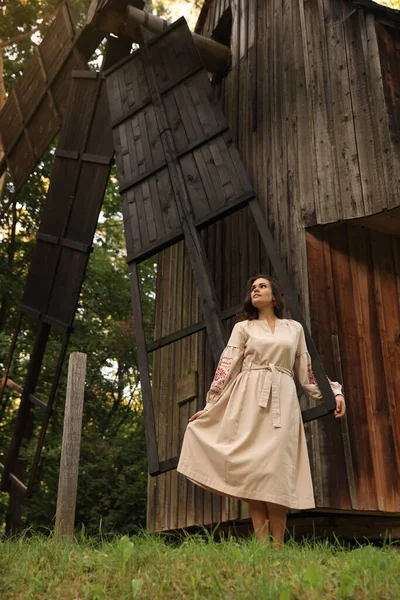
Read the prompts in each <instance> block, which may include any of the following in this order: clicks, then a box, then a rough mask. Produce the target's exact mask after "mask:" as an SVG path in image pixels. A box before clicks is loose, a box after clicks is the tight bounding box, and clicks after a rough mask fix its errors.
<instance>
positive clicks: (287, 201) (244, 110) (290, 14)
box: [148, 0, 400, 530]
mask: <svg viewBox="0 0 400 600" xmlns="http://www.w3.org/2000/svg"><path fill="white" fill-rule="evenodd" d="M227 11H231V14H232V30H231V49H232V54H233V64H232V70H231V71H230V72H229V74H228V76H227V77H226V78H224V79H223V80H222V82H221V83H219V84H217V86H216V92H217V94H218V96H219V98H220V100H221V103H222V106H223V109H224V111H225V114H226V117H227V120H228V123H229V126H230V128H231V131H232V133H233V136H234V139H235V141H236V144H237V146H238V148H239V151H240V154H241V157H242V159H243V161H244V164H245V166H246V168H247V170H248V173H249V175H250V179H251V182H252V184H253V185H254V187H255V189H256V192H257V193H258V196H259V199H260V202H261V203H262V205H263V207H264V210H265V214H266V216H267V219H268V223H269V226H270V228H271V230H272V232H273V234H274V237H275V240H276V242H277V243H278V245H279V248H280V252H281V255H282V257H283V259H284V260H285V262H286V265H287V268H288V271H289V274H290V276H291V279H292V282H293V285H294V286H295V287H296V289H297V290H298V293H299V297H300V301H301V304H302V307H303V311H304V314H305V317H306V320H307V321H308V322H309V323H310V312H311V314H312V315H314V312H315V311H317V312H318V310H319V308H321V305H320V304H319V302H320V299H318V298H319V297H318V293H320V290H321V286H322V285H323V284H322V280H321V281H319V280H316V281H314V279H313V277H314V275H313V274H312V273H311V275H310V266H309V265H310V264H311V262H310V261H312V252H311V250H312V248H313V245H312V244H311V245H310V244H308V248H307V243H306V228H308V227H313V226H317V225H318V226H323V225H327V224H329V223H336V222H340V221H342V220H350V219H365V218H367V217H369V216H370V215H374V214H376V213H381V212H382V211H387V210H391V209H396V208H397V207H398V206H399V205H400V196H399V194H398V190H399V179H400V169H399V161H400V153H399V145H398V135H399V129H398V127H399V123H398V114H399V112H398V111H399V107H398V94H397V91H398V83H397V84H396V83H394V82H395V74H396V72H397V70H398V61H397V62H396V58H397V54H396V53H397V52H398V50H397V47H398V41H397V40H398V32H397V30H395V29H393V28H391V27H390V26H389V25H388V24H387V23H386V24H385V25H383V24H382V23H380V24H379V25H378V33H379V35H377V34H376V22H375V14H373V13H371V12H368V11H364V10H363V9H362V8H359V7H355V6H354V5H353V4H351V3H350V2H348V1H347V0H295V1H293V2H292V1H289V0H269V1H268V2H265V1H264V0H235V1H233V0H231V1H230V2H229V1H228V0H211V1H208V2H207V1H206V2H205V4H204V8H203V11H202V13H201V16H200V19H199V24H198V31H199V32H201V33H203V34H204V35H208V36H213V35H214V37H216V38H217V39H221V40H222V38H223V37H226V34H227V32H226V31H224V29H223V28H221V26H220V27H219V28H217V25H218V23H228V22H229V12H227ZM382 28H383V29H382ZM392 39H394V40H395V43H392V42H391V41H390V40H392ZM389 99H392V100H391V102H392V103H391V105H390V102H389ZM382 214H385V213H382ZM392 214H395V213H392ZM375 218H376V217H370V219H371V226H373V223H372V220H373V219H375ZM393 220H394V219H393V218H392V219H391V223H392V222H393ZM396 220H397V219H396ZM364 224H365V223H364ZM367 224H368V223H367ZM346 231H347V230H346ZM357 231H360V229H358V230H357ZM391 232H392V233H395V234H396V233H397V234H400V227H399V229H398V230H396V227H395V225H391ZM343 235H344V234H343ZM359 235H362V234H359ZM372 235H373V234H371V236H372ZM218 236H223V238H222V241H218V240H219V239H220V238H218ZM256 237H257V236H255V235H254V232H253V230H252V229H251V225H250V223H249V220H248V218H247V216H246V215H245V214H242V215H241V216H239V215H237V216H235V219H234V220H232V222H231V224H230V225H229V226H228V227H227V229H226V230H222V229H221V230H219V231H218V229H215V230H213V231H210V232H209V240H208V244H209V247H213V245H214V247H215V246H218V244H221V247H223V248H224V252H223V253H221V252H220V251H218V249H217V250H215V251H214V252H213V253H211V254H210V258H211V259H212V260H213V261H214V263H213V265H214V270H215V280H216V282H217V284H218V282H220V281H221V279H224V278H225V277H226V271H227V270H228V272H229V273H235V272H236V286H234V287H235V289H236V290H237V291H234V290H233V289H232V290H231V289H230V288H229V283H228V284H227V287H226V288H224V299H223V304H224V306H226V305H233V304H235V303H236V302H237V300H238V298H239V296H238V294H239V295H240V293H243V286H244V282H245V279H246V277H247V275H249V274H252V273H253V272H254V271H255V270H257V269H256V268H255V265H256V263H258V264H260V263H263V264H264V265H265V264H266V261H265V260H264V261H262V259H261V260H260V259H259V252H257V251H256V250H255V249H254V248H253V247H252V245H251V244H252V243H254V240H255V239H256ZM385 243H388V242H385ZM343 244H345V242H343ZM307 249H308V252H309V257H308V258H307ZM342 250H343V252H344V251H346V252H348V251H349V250H348V248H347V247H346V246H345V248H344V249H343V248H342ZM310 252H311V254H310ZM236 253H239V254H240V265H241V267H240V268H236V270H234V269H233V268H232V264H235V260H236V258H235V256H237V254H236ZM255 254H257V260H255ZM397 257H398V255H397ZM176 258H177V257H176V256H175V255H173V250H170V251H169V252H167V253H166V254H165V257H164V259H163V260H164V262H163V263H162V267H161V271H160V272H161V273H164V270H168V269H172V270H174V269H175V270H176V269H177V268H178V267H177V265H180V263H179V261H178V262H176ZM346 260H347V259H346ZM348 260H350V258H349V259H348ZM351 260H352V261H353V263H354V262H355V261H356V259H355V258H354V257H353V258H352V259H351ZM357 260H360V261H361V262H360V263H359V271H360V272H366V271H368V269H369V271H368V272H369V273H370V274H369V275H368V277H369V278H370V279H369V281H372V280H374V281H377V273H380V272H381V273H390V276H388V278H389V279H390V281H391V284H390V285H392V286H393V285H395V283H394V282H395V281H396V278H395V277H394V273H397V274H398V269H399V267H398V263H395V262H394V258H393V262H392V263H391V266H390V265H389V266H388V265H387V267H386V270H385V271H383V270H382V271H379V268H380V266H379V265H381V262H382V261H383V260H384V255H377V258H376V261H375V262H373V264H372V263H371V261H370V262H368V261H367V258H366V256H364V257H358V259H357ZM364 260H365V261H367V262H363V261H364ZM170 261H172V264H173V265H174V266H173V267H172V266H171V265H170ZM231 263H232V264H231ZM368 265H369V266H368ZM371 265H372V266H371ZM396 265H397V266H396ZM179 268H181V266H180V267H179ZM382 268H383V267H382ZM231 269H232V270H231ZM396 269H397V271H396ZM309 276H311V284H310V286H309V285H308V280H309ZM397 276H398V275H397ZM366 277H367V275H366ZM371 278H372V279H371ZM227 279H229V278H226V279H224V281H226V280H227ZM381 279H382V283H383V282H385V281H386V280H387V278H386V279H385V275H382V277H381ZM229 281H230V279H229ZM313 282H314V283H315V285H314V286H313ZM346 283H348V282H346ZM320 284H321V285H320ZM179 285H180V284H179V283H178V282H175V284H172V285H171V284H170V283H164V287H163V285H162V283H160V285H159V290H158V291H159V296H158V297H157V302H158V303H159V302H160V301H161V302H163V301H164V299H165V297H166V295H167V294H168V295H169V296H171V295H172V296H174V295H176V294H179ZM340 285H345V283H343V282H342V283H341V284H340ZM352 285H353V284H352ZM354 285H355V283H354ZM397 285H398V279H397ZM315 286H317V287H315ZM239 289H240V290H241V291H240V293H239V292H238V290H239ZM318 290H319V291H318ZM349 293H350V292H349ZM310 294H311V298H310ZM392 301H393V302H394V303H396V299H395V298H392ZM342 302H343V303H344V306H346V297H340V301H339V303H342ZM352 302H356V299H354V300H352ZM187 303H188V304H190V300H189V296H188V294H186V293H185V304H187ZM173 306H175V308H173ZM326 306H327V305H326V304H322V307H323V308H326ZM310 307H311V311H310ZM318 307H319V308H318ZM353 308H354V310H353V313H351V314H352V317H351V319H353V321H354V320H355V321H357V319H356V314H357V315H358V320H359V319H360V314H359V313H357V312H356V310H359V308H360V307H359V306H356V305H354V307H353ZM171 310H172V312H174V310H175V311H179V307H178V305H173V303H172V304H171ZM187 310H188V309H187ZM175 318H178V312H177V313H176V317H175ZM349 318H350V317H349ZM395 318H396V317H395V316H393V321H392V324H393V323H395ZM313 319H314V316H313ZM351 319H350V321H351ZM312 323H313V325H315V323H316V322H315V320H314V321H313V322H312ZM359 326H360V325H359ZM366 327H368V325H366ZM317 329H318V327H314V328H313V333H314V335H315V336H317ZM383 331H384V330H383V329H382V328H380V329H379V331H378V330H377V331H375V333H374V335H378V334H380V335H381V338H382V336H383V335H384V334H383ZM333 333H334V332H333ZM370 333H371V335H372V332H371V331H370V330H368V335H369V334H370ZM341 335H342V337H341V340H340V345H339V350H336V356H335V360H334V358H333V355H332V352H333V350H331V351H330V352H331V354H327V351H326V350H324V349H323V348H322V350H323V351H322V358H323V361H326V364H325V366H326V369H327V372H328V375H329V376H330V377H331V378H335V377H337V378H340V377H339V376H340V372H339V373H338V370H339V371H340V367H342V371H343V381H344V383H345V386H346V392H347V397H348V403H349V404H350V405H352V406H354V408H350V409H349V425H348V427H349V432H348V431H347V428H346V424H343V425H342V426H339V425H338V423H337V422H336V423H335V422H333V419H331V422H329V419H325V420H323V421H322V420H321V421H319V422H317V423H312V424H311V425H310V426H307V428H306V435H307V439H308V441H309V451H310V459H311V465H312V470H313V479H314V483H315V493H316V499H317V505H318V506H319V507H324V508H327V509H329V508H331V509H343V510H349V509H357V508H358V509H363V510H367V509H368V510H372V511H374V510H384V511H399V510H400V506H399V494H398V492H397V489H394V488H393V490H394V491H392V493H390V494H388V493H386V492H387V487H385V486H387V485H388V481H389V471H388V470H387V469H386V470H385V471H379V467H380V462H379V461H380V460H385V458H384V457H385V453H384V452H385V451H386V450H387V448H386V449H385V448H383V447H380V446H379V444H384V443H386V442H384V440H382V436H383V435H384V429H385V427H384V425H385V423H386V424H387V421H385V419H386V417H384V416H382V417H381V409H380V404H379V402H381V400H380V398H381V396H380V395H379V394H380V392H379V388H378V387H375V388H374V393H375V395H374V401H373V402H375V403H377V408H376V412H375V413H374V410H375V409H373V408H371V406H375V404H372V405H371V404H368V402H367V400H360V393H361V394H363V393H364V391H365V390H364V388H359V387H354V386H353V387H352V381H353V377H354V375H353V373H352V372H351V371H350V365H351V364H352V363H351V361H352V360H353V358H354V356H353V354H352V353H351V350H349V348H352V343H353V337H352V333H350V330H349V332H347V331H346V329H345V328H343V329H342V334H341ZM359 336H361V337H362V334H361V333H359ZM382 339H383V338H382ZM365 340H367V338H365ZM317 341H318V342H319V339H318V338H317ZM199 343H200V346H199V348H200V350H199V352H201V351H202V350H201V349H202V348H203V346H202V341H201V340H200V341H199ZM365 343H367V341H366V342H365ZM390 347H391V348H392V351H393V347H392V346H390ZM357 356H358V361H359V362H358V363H357V365H358V366H357V368H358V375H357V377H361V376H362V374H363V373H364V370H365V369H368V368H369V366H368V365H370V357H369V356H368V355H366V354H365V353H364V354H362V353H361V351H359V354H358V355H357ZM391 356H392V355H391ZM389 358H390V356H389V354H387V355H382V354H380V355H379V356H377V357H376V359H377V361H378V362H377V365H378V366H377V369H378V371H379V369H381V370H383V368H384V367H383V365H384V364H385V365H386V364H387V361H389ZM391 360H392V359H391ZM379 361H380V362H379ZM385 361H386V362H385ZM156 362H157V361H156ZM155 364H156V363H155ZM177 364H178V371H179V361H178V363H177ZM177 364H176V365H175V366H177ZM390 364H393V361H392V362H391V363H390ZM159 368H160V369H162V366H161V365H160V366H159ZM180 368H182V366H181V367H180ZM386 368H387V367H385V369H386ZM392 368H393V367H392ZM199 372H200V368H199ZM394 377H395V378H396V377H397V379H396V381H397V382H398V378H399V374H398V372H395V371H394ZM200 379H201V378H200ZM210 380H211V377H210V375H209V372H208V371H207V372H206V375H205V384H204V387H205V388H206V386H207V385H208V383H209V381H210ZM200 388H201V386H200ZM200 388H199V400H198V402H199V403H200V405H201V404H202V402H204V395H203V396H201V393H202V392H201V389H200ZM203 392H204V390H203ZM392 399H393V396H392ZM166 402H167V404H166V406H168V402H169V403H170V405H171V403H173V402H174V400H173V394H171V395H170V396H169V400H166ZM382 402H383V401H382ZM388 402H389V404H387V407H386V409H385V410H388V406H389V405H390V401H388ZM392 402H393V400H392ZM367 406H368V411H369V413H368V414H370V417H369V420H368V421H367V420H366V412H365V411H366V410H367ZM392 407H393V404H392ZM193 408H194V407H191V411H193ZM156 410H157V408H156ZM393 410H395V409H394V408H392V413H391V414H393ZM189 412H190V411H189ZM372 415H374V417H373V416H372ZM373 418H376V419H377V421H379V425H377V427H378V428H380V429H379V435H378V433H376V429H374V430H373V431H372V430H371V431H370V429H369V428H370V425H371V423H372V420H373ZM381 418H382V419H383V420H382V421H381V420H380V419H381ZM169 422H170V417H169V416H168V414H167V415H166V414H165V413H164V420H163V423H164V428H165V430H168V431H169V427H170V425H169ZM358 422H359V423H360V427H362V428H363V436H362V437H360V436H358V435H357V432H358V426H357V423H358ZM382 423H383V425H382ZM348 433H349V434H350V440H349V439H348V437H346V436H347V434H348ZM369 434H371V435H372V434H373V437H372V438H371V439H372V440H375V442H374V443H375V446H374V447H373V448H372V449H371V450H370V459H369V460H370V463H369V465H366V463H365V465H364V467H362V466H360V464H361V463H360V461H361V462H362V460H366V459H365V456H364V454H363V443H364V441H365V438H366V437H367V436H368V435H369ZM163 435H167V436H168V435H173V434H172V433H165V432H164V433H163ZM180 435H181V436H182V435H183V432H180ZM332 440H335V443H332ZM343 440H344V442H343ZM346 440H347V443H346ZM336 442H337V443H336ZM371 443H372V442H371ZM373 452H375V453H379V452H383V454H382V455H381V458H380V459H376V457H375V459H374V460H375V463H373V462H372V453H373ZM337 456H339V457H340V459H339V462H340V465H341V467H340V468H338V460H337ZM346 460H347V469H346ZM349 461H350V462H349ZM390 469H391V472H392V473H395V472H397V477H398V472H399V463H398V462H397V463H396V462H393V463H392V466H391V467H390ZM396 469H397V471H396ZM162 477H164V479H165V483H164V485H165V488H166V490H167V492H166V493H167V495H168V494H169V496H168V497H169V502H170V506H173V511H175V513H176V514H178V513H179V519H178V520H175V521H166V520H165V519H163V518H161V517H160V518H159V517H157V520H156V515H160V510H162V509H161V508H160V507H161V505H162V503H163V496H162V495H159V494H158V492H157V491H156V486H157V485H160V484H161V483H160V482H161V481H162V479H161V478H157V480H158V483H157V482H156V481H150V483H149V490H150V491H149V493H150V497H151V498H152V504H151V506H149V514H148V527H149V529H151V530H160V529H171V528H174V527H175V526H177V527H180V526H182V525H184V524H185V525H191V524H194V523H204V524H208V523H211V522H217V521H224V520H226V519H227V518H241V517H246V516H247V514H248V513H247V512H246V511H247V505H246V504H242V503H235V502H233V501H227V500H221V499H215V500H214V499H213V501H212V503H211V501H210V500H209V496H208V495H206V494H204V496H201V494H202V492H199V491H198V490H196V491H193V490H192V491H191V494H192V495H194V497H196V494H200V496H199V498H200V497H201V498H202V500H201V502H202V504H201V507H202V508H201V509H200V508H199V507H200V504H196V502H197V501H195V505H194V508H193V506H192V508H191V509H190V511H188V512H187V513H186V512H185V505H184V500H183V499H182V498H179V499H178V497H177V496H176V494H175V495H174V492H173V491H172V488H171V487H170V484H169V483H168V480H169V478H172V477H177V475H176V473H174V474H171V475H165V476H162ZM376 478H378V483H375V482H374V480H375V479H376ZM379 481H380V483H379ZM177 482H180V483H179V484H178V483H176V486H178V485H179V486H181V485H182V486H187V488H186V489H188V490H189V489H192V486H191V484H188V483H186V482H184V481H183V478H179V479H178V480H177ZM377 488H380V489H383V490H385V494H384V498H385V500H384V501H383V499H382V498H383V497H382V495H381V496H380V500H379V501H378V499H377V498H378V496H377V491H376V489H377ZM171 494H172V495H171ZM210 503H211V504H212V507H213V510H212V512H210V511H211V508H210V505H211V504H210ZM186 505H187V504H186ZM226 506H228V509H227V508H226ZM224 507H225V508H224ZM228 514H229V517H228V516H227V515H228ZM175 524H176V525H175Z"/></svg>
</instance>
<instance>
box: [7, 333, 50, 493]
mask: <svg viewBox="0 0 400 600" xmlns="http://www.w3.org/2000/svg"><path fill="white" fill-rule="evenodd" d="M49 333H50V327H49V325H47V324H45V323H41V322H38V332H37V334H36V340H35V345H34V348H33V351H32V355H31V358H30V361H29V366H28V371H27V375H26V379H25V383H24V389H23V394H22V397H21V402H20V405H19V408H18V412H17V416H16V420H15V426H14V432H13V435H12V438H11V442H10V446H9V448H8V452H7V454H6V457H5V461H4V469H3V475H2V479H1V485H0V488H1V489H2V490H3V491H8V490H9V486H10V475H12V473H13V468H14V464H15V461H16V460H17V457H18V453H19V450H20V447H21V443H22V439H23V437H24V432H25V427H26V424H27V421H28V416H29V412H30V409H31V403H30V399H29V397H30V395H31V394H34V393H35V387H36V383H37V380H38V377H39V373H40V367H41V365H42V360H43V355H44V351H45V348H46V343H47V339H48V337H49Z"/></svg>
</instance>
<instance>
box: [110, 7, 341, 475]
mask: <svg viewBox="0 0 400 600" xmlns="http://www.w3.org/2000/svg"><path fill="white" fill-rule="evenodd" d="M106 76H107V89H108V94H109V100H110V111H111V125H112V128H113V134H114V143H115V151H116V160H117V167H118V179H119V183H120V194H121V198H122V210H123V215H124V225H125V237H126V244H127V253H128V260H127V262H128V264H129V267H130V272H131V284H132V301H133V311H134V320H135V329H136V342H137V349H138V359H139V370H140V379H141V385H142V396H143V405H144V417H145V429H146V441H147V447H148V464H149V472H150V474H151V475H157V474H159V473H163V472H166V471H168V470H171V469H173V468H175V467H176V464H177V460H178V457H177V456H168V457H162V456H160V455H159V452H158V441H157V439H156V436H155V431H156V427H155V422H154V408H153V398H152V387H151V380H150V374H149V361H148V354H149V353H151V352H153V351H155V350H157V349H160V348H162V347H165V346H167V345H170V344H173V343H174V342H176V341H178V340H182V339H184V338H186V337H188V336H190V335H192V334H193V333H194V332H195V331H199V330H200V329H206V331H207V334H208V339H209V345H210V349H211V352H212V354H213V357H214V361H216V359H217V358H218V357H219V355H220V353H221V351H222V349H223V347H224V345H225V331H224V328H223V325H222V320H223V319H224V317H225V318H226V317H228V316H229V315H232V314H234V311H235V309H236V307H231V309H229V310H228V311H227V314H223V313H222V311H221V308H220V306H219V303H218V300H217V294H216V291H215V288H214V283H213V281H212V278H211V276H210V273H211V267H212V265H210V264H209V263H208V260H207V257H206V252H205V249H204V248H203V244H202V239H201V236H200V230H201V229H202V228H204V227H206V226H208V225H210V224H211V223H214V222H216V221H218V220H220V219H222V218H224V217H225V216H227V215H229V214H231V213H232V212H235V211H238V210H241V209H242V208H243V207H245V206H248V207H249V209H250V211H251V214H252V215H253V217H254V221H255V223H256V225H257V228H258V231H259V235H260V238H261V240H262V242H263V244H264V246H265V249H266V252H267V255H268V257H269V259H270V262H271V264H272V267H273V269H274V272H275V275H276V277H277V279H278V280H279V281H280V284H281V287H282V290H283V293H284V295H285V303H286V306H287V307H288V309H289V310H290V312H291V315H292V316H293V318H295V319H296V320H297V321H299V322H300V323H301V324H302V325H303V327H304V329H305V332H306V337H307V345H308V348H309V351H310V355H311V356H312V359H313V368H314V373H315V376H316V378H317V381H318V384H319V386H320V389H321V392H322V394H323V398H324V403H321V404H320V405H319V406H317V407H315V408H312V409H309V410H307V411H304V412H303V420H304V421H309V420H312V419H316V418H318V417H320V416H323V415H326V414H328V413H329V412H331V411H333V410H334V407H335V400H334V397H333V393H332V390H331V388H330V385H329V382H328V380H327V377H326V374H325V371H324V368H323V366H322V363H321V360H320V358H319V356H318V353H317V351H316V348H315V345H314V343H313V341H312V339H311V337H310V334H309V333H308V330H307V326H306V324H305V321H304V319H303V317H302V314H301V310H300V307H299V304H298V300H297V295H296V293H295V292H294V290H293V288H292V286H291V283H290V280H289V277H288V275H287V272H286V268H285V266H284V264H283V262H282V260H281V257H280V254H279V250H278V247H277V245H276V244H275V242H274V239H273V237H272V235H271V232H270V231H269V228H268V225H267V222H266V219H265V216H264V214H263V212H262V209H261V206H260V203H259V201H258V198H257V197H256V194H255V192H254V190H253V188H252V185H251V183H250V180H249V178H248V176H247V173H246V170H245V168H244V166H243V163H242V161H241V159H240V156H239V153H238V150H237V148H236V147H235V146H234V144H233V142H232V138H231V134H230V131H229V129H228V125H227V122H226V119H225V116H224V114H223V112H222V109H221V107H220V105H219V103H218V102H217V100H216V98H215V96H214V93H213V89H212V87H211V84H210V81H209V78H208V76H207V73H206V71H205V69H204V65H203V62H202V60H201V56H200V53H199V50H198V49H197V48H196V45H195V42H194V40H193V37H192V35H191V34H190V31H189V29H188V27H187V24H186V22H185V20H184V19H183V18H182V19H179V20H178V21H176V22H175V23H174V24H172V25H171V26H169V27H168V28H167V29H166V30H165V31H164V32H163V33H161V34H160V35H158V36H157V37H154V38H152V39H150V40H149V41H148V42H146V43H145V42H144V41H143V40H142V42H141V44H140V49H139V50H138V51H136V52H134V53H133V54H132V55H131V56H129V57H127V58H126V59H124V60H123V61H121V62H120V63H118V64H116V65H115V66H114V67H113V68H112V69H110V70H108V71H107V72H106ZM179 240H184V242H185V249H186V252H187V256H188V258H189V262H190V264H191V268H192V271H193V275H194V280H195V282H196V286H197V291H198V297H199V305H200V306H201V309H202V312H203V322H202V323H198V324H194V325H193V326H190V327H186V328H183V329H181V330H176V331H171V332H168V335H166V336H164V337H161V338H159V339H157V340H154V341H153V342H151V343H150V344H148V343H147V342H146V338H145V326H144V325H145V324H144V321H143V315H142V312H141V307H140V292H139V288H140V285H139V277H138V264H139V263H140V262H141V261H143V260H144V259H146V258H149V257H151V256H154V255H155V254H158V253H159V252H160V251H161V250H162V249H164V248H167V247H168V246H171V245H173V244H175V243H176V242H177V241H179ZM171 402H172V399H171Z"/></svg>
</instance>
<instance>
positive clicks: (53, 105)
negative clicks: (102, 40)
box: [0, 2, 87, 192]
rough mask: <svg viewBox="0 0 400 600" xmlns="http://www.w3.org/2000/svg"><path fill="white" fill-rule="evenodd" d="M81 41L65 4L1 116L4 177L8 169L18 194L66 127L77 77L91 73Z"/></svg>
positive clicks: (2, 170)
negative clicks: (71, 78)
mask: <svg viewBox="0 0 400 600" xmlns="http://www.w3.org/2000/svg"><path fill="white" fill-rule="evenodd" d="M76 39H77V36H76V33H75V27H74V24H73V21H72V17H71V13H70V10H69V6H68V2H63V4H61V6H60V8H59V10H58V11H57V14H56V16H55V18H54V20H53V22H52V23H51V25H50V27H49V29H48V31H47V33H46V35H45V36H44V38H43V41H42V43H41V44H40V46H37V47H36V50H35V54H34V56H33V57H32V58H31V60H30V61H29V63H28V66H27V68H26V70H25V71H24V73H23V75H22V77H21V78H20V79H19V80H18V81H17V83H16V85H15V87H14V89H13V90H12V92H11V93H10V94H9V96H8V98H7V101H6V103H5V105H4V107H3V110H2V111H1V112H0V137H1V142H2V145H3V149H4V156H3V158H2V160H1V162H0V176H1V175H2V174H3V173H4V171H5V170H6V168H7V167H8V169H9V171H10V174H11V178H12V181H13V184H14V188H15V191H16V192H18V191H19V190H20V189H21V187H22V185H23V184H24V182H25V181H26V179H27V178H28V176H29V174H30V173H31V172H32V170H33V169H34V168H35V167H36V165H37V164H38V162H39V160H40V158H41V157H42V155H43V153H44V152H45V150H46V149H47V147H48V146H49V144H50V143H51V142H52V141H53V139H54V137H55V135H56V134H57V132H58V131H59V129H60V127H61V124H62V120H63V117H64V114H65V110H66V104H67V97H68V86H69V76H70V74H71V72H72V71H73V70H74V69H85V68H87V63H86V58H85V56H84V55H83V53H82V52H81V51H80V50H79V48H78V46H77V45H76Z"/></svg>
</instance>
